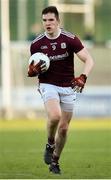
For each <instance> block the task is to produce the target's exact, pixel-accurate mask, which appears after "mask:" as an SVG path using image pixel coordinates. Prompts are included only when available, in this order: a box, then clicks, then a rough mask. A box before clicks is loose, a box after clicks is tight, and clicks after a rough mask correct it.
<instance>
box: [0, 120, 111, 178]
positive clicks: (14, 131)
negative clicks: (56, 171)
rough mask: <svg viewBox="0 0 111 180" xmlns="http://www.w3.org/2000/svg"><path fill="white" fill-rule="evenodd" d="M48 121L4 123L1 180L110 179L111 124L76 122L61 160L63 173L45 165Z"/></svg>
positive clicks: (0, 124)
mask: <svg viewBox="0 0 111 180" xmlns="http://www.w3.org/2000/svg"><path fill="white" fill-rule="evenodd" d="M45 126H46V122H45V121H44V120H37V121H35V120H32V121H26V120H17V121H16V120H15V121H13V120H12V121H2V120H1V121H0V178H1V179H110V178H111V121H110V120H108V119H102V120H100V119H99V120H92V119H90V120H89V121H88V120H78V121H72V122H71V124H70V130H69V133H68V140H67V143H66V145H65V148H64V151H63V153H62V156H61V159H60V165H61V170H62V174H61V175H53V174H51V173H49V170H48V166H47V165H45V164H44V162H43V152H44V147H45V143H46V130H45Z"/></svg>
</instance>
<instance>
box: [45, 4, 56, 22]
mask: <svg viewBox="0 0 111 180" xmlns="http://www.w3.org/2000/svg"><path fill="white" fill-rule="evenodd" d="M47 13H54V14H55V16H56V19H57V20H59V12H58V10H57V8H56V7H55V6H48V7H46V8H44V9H43V11H42V15H43V14H47Z"/></svg>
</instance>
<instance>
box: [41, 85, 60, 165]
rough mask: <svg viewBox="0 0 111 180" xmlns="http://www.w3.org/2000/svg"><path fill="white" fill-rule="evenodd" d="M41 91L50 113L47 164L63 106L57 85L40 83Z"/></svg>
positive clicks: (46, 151) (48, 113)
mask: <svg viewBox="0 0 111 180" xmlns="http://www.w3.org/2000/svg"><path fill="white" fill-rule="evenodd" d="M39 92H40V93H41V96H42V98H43V101H44V104H45V109H46V112H47V115H48V120H47V136H48V140H47V144H46V148H45V153H44V161H45V163H46V164H50V163H51V158H52V153H53V150H54V145H55V133H56V129H57V125H58V122H59V120H60V118H61V108H60V103H59V95H58V92H57V91H56V88H55V86H53V85H50V84H44V83H42V84H40V87H39Z"/></svg>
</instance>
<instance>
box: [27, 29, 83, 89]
mask: <svg viewBox="0 0 111 180" xmlns="http://www.w3.org/2000/svg"><path fill="white" fill-rule="evenodd" d="M83 48H84V46H83V45H82V43H81V41H80V40H79V38H78V37H77V36H75V35H73V34H72V33H70V32H67V31H65V30H63V29H60V33H59V35H58V37H56V38H55V39H50V38H49V37H47V35H46V33H45V32H44V33H43V34H40V35H38V36H37V38H36V39H35V40H34V41H33V42H32V44H31V47H30V51H31V55H32V54H34V53H36V52H43V53H44V54H46V55H47V56H48V57H49V58H50V67H49V69H48V70H47V71H46V72H45V73H43V74H40V75H39V77H38V78H39V82H40V83H49V84H54V85H57V86H61V87H68V86H70V85H71V84H70V82H71V80H72V79H73V78H74V53H78V52H79V51H80V50H82V49H83Z"/></svg>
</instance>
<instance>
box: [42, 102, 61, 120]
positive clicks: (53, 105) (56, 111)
mask: <svg viewBox="0 0 111 180" xmlns="http://www.w3.org/2000/svg"><path fill="white" fill-rule="evenodd" d="M44 104H45V109H46V112H47V114H48V117H49V119H50V120H60V118H61V115H62V113H61V107H60V103H59V101H58V99H48V100H47V101H46V102H45V103H44Z"/></svg>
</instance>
